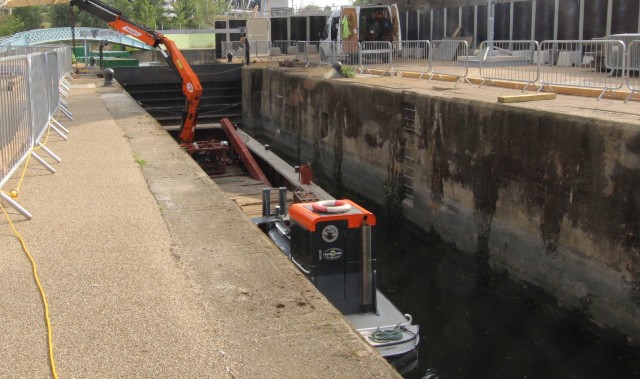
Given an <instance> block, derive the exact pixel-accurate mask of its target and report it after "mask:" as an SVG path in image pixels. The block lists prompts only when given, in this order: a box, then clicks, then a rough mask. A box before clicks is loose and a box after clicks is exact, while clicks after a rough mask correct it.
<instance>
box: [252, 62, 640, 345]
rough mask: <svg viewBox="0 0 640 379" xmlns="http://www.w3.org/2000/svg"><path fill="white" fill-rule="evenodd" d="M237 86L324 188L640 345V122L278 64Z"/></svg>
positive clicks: (264, 129) (264, 125)
mask: <svg viewBox="0 0 640 379" xmlns="http://www.w3.org/2000/svg"><path fill="white" fill-rule="evenodd" d="M243 86H244V88H243V100H244V102H243V104H244V111H243V112H244V124H245V125H244V128H245V129H246V130H247V131H249V132H250V133H254V134H257V135H258V136H261V137H263V138H266V139H270V143H271V145H272V147H273V148H274V149H276V150H277V151H279V152H289V153H290V154H288V155H289V157H290V158H293V159H296V160H299V161H301V162H305V161H308V162H311V163H312V166H313V168H314V174H315V175H324V176H325V177H328V178H331V180H330V181H329V182H330V183H334V184H335V188H333V189H332V190H334V191H336V190H337V191H340V190H341V189H343V188H347V189H349V190H350V191H356V192H358V193H359V194H361V195H363V196H366V197H367V198H369V199H371V200H373V201H375V202H377V203H379V204H386V205H387V207H388V209H394V206H395V207H396V208H395V209H396V210H398V211H400V209H401V210H402V213H403V214H404V216H405V217H406V218H407V219H409V220H411V221H412V222H413V223H415V224H416V225H417V226H418V227H419V228H421V229H422V230H424V231H425V232H427V231H431V232H436V233H438V234H439V235H440V236H442V238H443V239H445V240H447V241H451V242H453V243H455V244H456V245H457V246H458V247H459V248H460V249H461V250H463V251H465V252H468V253H470V254H475V255H476V256H477V258H478V260H479V262H481V263H482V264H484V265H485V267H489V266H490V267H491V268H492V269H494V270H498V271H505V270H506V271H507V272H508V273H509V274H510V275H512V276H513V277H514V278H517V279H519V280H522V281H526V282H528V283H532V284H535V285H537V286H540V287H541V288H543V289H545V290H546V291H548V292H549V293H551V294H553V295H555V296H556V297H557V299H558V301H559V302H560V303H561V304H562V305H564V306H566V307H569V308H576V309H578V310H581V311H583V312H585V313H586V314H588V316H589V317H591V318H592V319H593V320H594V321H595V322H596V323H598V324H601V325H603V326H605V327H611V328H615V329H617V330H618V331H620V332H621V333H623V334H624V335H626V336H628V337H629V340H630V341H631V342H632V343H638V341H640V236H639V234H638V233H639V228H640V190H639V188H640V126H639V125H637V124H633V123H629V122H618V121H614V120H607V119H606V118H600V119H592V118H587V117H580V116H576V115H567V114H563V113H558V112H544V111H540V110H539V109H537V110H531V109H527V108H525V107H509V106H505V105H504V104H498V103H495V102H489V101H483V100H479V99H473V98H456V97H451V96H449V97H447V96H444V95H443V96H439V94H438V93H435V94H434V93H433V92H432V93H430V94H421V93H418V92H417V91H416V92H409V91H401V90H394V89H389V88H385V87H381V86H375V85H370V83H369V85H362V84H358V83H357V82H355V81H352V80H351V81H348V80H331V79H325V78H322V77H313V75H309V74H304V73H301V71H287V70H286V69H279V68H269V69H260V68H245V69H244V70H243ZM480 91H482V90H481V89H479V90H478V93H480ZM582 101H584V100H582ZM589 101H595V100H592V99H589ZM414 111H415V112H414ZM411 118H415V122H413V123H411V122H406V121H405V120H406V119H411ZM412 125H413V132H412V131H410V130H409V129H411V126H412ZM408 158H411V159H408ZM406 176H411V177H413V198H412V199H411V198H408V197H405V196H404V194H405V189H404V184H407V182H409V180H408V179H406ZM408 184H411V183H408Z"/></svg>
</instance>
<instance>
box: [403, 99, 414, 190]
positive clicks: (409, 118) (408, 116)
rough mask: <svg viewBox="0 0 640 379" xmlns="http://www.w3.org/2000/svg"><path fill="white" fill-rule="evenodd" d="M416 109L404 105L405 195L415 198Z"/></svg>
mask: <svg viewBox="0 0 640 379" xmlns="http://www.w3.org/2000/svg"><path fill="white" fill-rule="evenodd" d="M415 121H416V110H415V109H411V108H407V107H404V108H403V110H402V141H403V145H404V146H403V152H404V153H403V157H404V165H403V171H402V175H403V177H404V195H405V197H407V198H410V199H413V181H414V178H415V158H416V131H415Z"/></svg>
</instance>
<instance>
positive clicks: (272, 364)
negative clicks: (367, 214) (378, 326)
mask: <svg viewBox="0 0 640 379" xmlns="http://www.w3.org/2000/svg"><path fill="white" fill-rule="evenodd" d="M101 85H102V82H101V81H99V80H97V79H94V78H82V79H79V80H76V82H75V85H74V88H73V89H72V90H71V99H70V109H71V111H72V112H73V114H74V117H75V120H74V121H65V122H64V125H65V126H66V127H67V128H68V129H69V130H70V134H69V140H68V141H63V140H62V139H61V138H60V137H59V136H57V135H55V134H51V135H50V136H49V139H48V142H47V146H48V147H50V148H51V149H52V150H53V151H54V152H55V153H56V154H58V155H59V156H60V157H61V158H62V159H63V161H62V163H56V164H54V167H55V168H56V170H57V171H58V172H57V173H56V174H53V175H52V174H50V173H49V172H48V171H46V170H45V169H44V168H42V167H41V166H39V165H38V164H37V163H36V162H34V161H33V160H31V163H30V165H29V167H28V169H27V171H26V173H25V177H24V181H23V183H22V185H21V187H20V197H19V199H18V200H19V201H20V203H21V204H22V205H23V206H24V207H25V208H27V209H28V210H29V211H30V212H31V213H32V214H33V216H34V217H33V219H32V220H30V221H26V220H25V219H24V218H23V217H22V216H20V215H19V214H18V213H17V212H15V211H14V210H12V209H11V208H5V209H6V210H7V211H8V213H9V215H10V218H11V220H13V223H14V225H15V227H16V229H17V230H18V231H19V233H20V234H21V235H22V237H23V238H24V240H25V242H26V245H27V247H28V250H29V252H30V253H31V255H32V256H33V258H34V260H35V262H36V263H37V268H38V273H39V276H40V279H41V281H42V285H43V287H44V290H45V293H46V296H47V299H48V303H49V309H50V313H51V322H52V327H53V344H54V353H55V362H56V364H57V371H58V374H59V376H60V377H61V378H72V377H73V378H114V377H119V378H136V377H145V378H149V377H153V378H332V377H333V378H338V377H339V378H375V377H380V378H387V377H389V378H391V377H398V375H397V373H396V372H395V371H394V370H393V369H392V368H391V367H390V366H389V365H388V364H387V363H386V361H385V360H384V359H382V358H381V357H379V356H378V355H377V354H376V353H375V352H374V351H373V350H372V349H371V348H370V347H369V346H368V345H367V344H366V343H365V342H364V341H363V340H362V339H361V338H360V337H359V335H357V334H356V333H355V332H353V331H352V330H351V329H350V327H349V325H348V324H347V323H346V321H345V320H344V318H343V317H342V316H341V315H340V314H339V313H338V312H337V311H336V310H335V309H333V307H331V306H330V305H329V304H328V303H327V302H326V300H324V298H322V297H321V296H320V295H319V293H318V292H317V291H316V290H315V289H314V288H313V287H312V286H311V285H310V284H309V283H308V282H307V281H306V279H304V277H302V276H301V275H299V274H298V273H297V271H296V270H295V269H294V268H293V266H292V265H291V264H290V263H289V262H288V261H287V260H286V259H285V258H284V256H283V255H282V254H281V253H280V252H279V251H278V250H277V249H276V248H275V247H274V246H273V245H272V244H271V242H270V241H269V240H268V239H267V238H266V237H265V236H264V235H263V234H262V233H259V231H258V230H257V228H255V227H254V226H253V225H252V224H251V223H250V221H249V220H248V219H247V218H246V217H245V216H243V215H242V214H241V213H240V211H239V209H238V208H237V207H236V206H235V205H234V204H233V203H232V202H231V201H230V200H229V199H227V198H226V197H225V196H224V194H223V193H222V191H221V190H220V189H219V188H218V187H217V186H216V185H215V184H214V183H213V182H212V181H211V180H210V179H209V178H208V177H207V176H206V175H205V174H204V173H203V172H202V171H201V170H200V168H199V167H198V166H197V165H196V164H195V163H194V162H193V161H192V160H191V159H190V158H189V157H188V156H187V155H186V154H185V153H183V152H182V150H181V149H180V148H179V147H178V145H177V144H176V142H175V141H174V140H173V139H171V138H170V137H169V136H168V134H167V133H166V132H165V131H164V130H162V129H161V128H160V127H159V126H158V125H157V123H156V122H155V121H154V120H153V119H152V118H151V117H150V116H148V115H147V114H146V113H145V112H144V111H143V110H142V109H141V108H140V107H138V105H137V104H135V102H133V101H132V100H131V99H130V98H129V97H128V95H126V94H125V93H123V91H122V90H121V89H120V88H119V87H101ZM42 155H45V154H44V153H42ZM49 161H51V162H53V161H52V160H49ZM19 178H20V172H18V173H16V174H15V175H14V178H13V179H12V180H11V181H10V182H9V183H8V184H7V185H5V187H4V188H3V190H4V191H5V192H8V190H9V189H11V188H12V187H15V186H17V182H18V180H19ZM0 246H2V247H3V248H2V250H1V251H0V257H1V259H2V264H0V335H1V336H2V338H0V377H9V378H12V377H13V378H46V377H50V376H51V374H50V367H49V361H48V357H47V343H46V326H45V323H44V316H43V307H42V303H41V300H40V296H39V293H38V290H37V287H36V285H35V282H34V279H33V277H32V273H31V267H30V264H29V261H28V259H27V257H26V255H25V254H24V252H23V251H22V249H21V246H20V243H19V242H18V240H17V239H16V237H15V236H14V235H13V232H12V231H11V229H10V228H9V224H8V222H7V220H6V219H4V218H2V220H0Z"/></svg>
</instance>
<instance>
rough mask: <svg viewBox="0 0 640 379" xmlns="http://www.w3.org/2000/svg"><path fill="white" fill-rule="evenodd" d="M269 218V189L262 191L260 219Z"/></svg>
mask: <svg viewBox="0 0 640 379" xmlns="http://www.w3.org/2000/svg"><path fill="white" fill-rule="evenodd" d="M269 216H271V188H266V187H265V188H263V189H262V217H269Z"/></svg>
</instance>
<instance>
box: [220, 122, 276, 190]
mask: <svg viewBox="0 0 640 379" xmlns="http://www.w3.org/2000/svg"><path fill="white" fill-rule="evenodd" d="M220 125H222V129H224V132H225V133H226V134H227V137H229V142H230V143H231V146H232V147H233V150H234V151H235V152H236V153H237V154H238V155H239V156H240V159H242V163H243V164H244V166H245V167H246V168H247V170H249V175H251V177H252V178H253V179H255V180H260V181H261V182H262V183H264V185H266V186H269V187H271V183H270V182H269V179H267V177H266V176H265V175H264V173H263V172H262V169H260V166H258V163H257V162H256V160H255V159H253V155H251V152H250V151H249V149H247V146H246V145H245V144H244V142H242V138H240V135H239V134H238V132H237V131H236V128H235V127H234V126H233V124H232V123H231V121H229V119H228V118H223V119H222V120H220Z"/></svg>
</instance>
